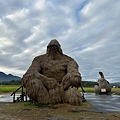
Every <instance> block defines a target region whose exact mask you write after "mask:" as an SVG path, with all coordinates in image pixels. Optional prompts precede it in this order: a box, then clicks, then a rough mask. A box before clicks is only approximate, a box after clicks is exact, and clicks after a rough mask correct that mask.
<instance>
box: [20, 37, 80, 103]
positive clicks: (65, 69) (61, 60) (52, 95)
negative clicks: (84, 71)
mask: <svg viewBox="0 0 120 120" xmlns="http://www.w3.org/2000/svg"><path fill="white" fill-rule="evenodd" d="M81 79H82V77H81V74H80V73H79V72H78V64H77V63H76V62H75V60H74V59H73V58H71V57H69V56H67V55H64V54H63V52H62V49H61V46H60V44H59V42H58V41H57V40H56V39H53V40H51V41H50V43H49V44H48V46H47V52H46V54H44V55H40V56H37V57H35V58H34V60H33V62H32V64H31V66H30V67H29V69H28V70H27V72H26V73H25V74H24V75H23V78H22V83H23V86H24V87H25V88H26V92H27V95H28V96H29V97H30V99H31V100H33V101H35V102H39V103H43V104H56V103H69V104H72V105H78V104H81V102H82V97H81V93H80V92H79V91H78V89H77V88H78V87H80V86H81Z"/></svg>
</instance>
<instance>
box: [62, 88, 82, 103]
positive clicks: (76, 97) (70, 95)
mask: <svg viewBox="0 0 120 120" xmlns="http://www.w3.org/2000/svg"><path fill="white" fill-rule="evenodd" d="M62 100H63V102H64V103H69V104H71V105H80V104H81V103H82V96H81V93H80V92H79V91H78V90H77V89H76V88H75V87H74V88H69V89H68V90H67V91H65V92H64V96H63V98H62Z"/></svg>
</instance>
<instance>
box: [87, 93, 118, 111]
mask: <svg viewBox="0 0 120 120" xmlns="http://www.w3.org/2000/svg"><path fill="white" fill-rule="evenodd" d="M85 98H86V100H87V101H88V102H89V103H90V104H92V105H93V106H94V107H95V108H96V109H97V110H98V111H100V112H120V95H104V94H103V95H96V94H95V93H85Z"/></svg>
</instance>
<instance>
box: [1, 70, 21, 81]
mask: <svg viewBox="0 0 120 120" xmlns="http://www.w3.org/2000/svg"><path fill="white" fill-rule="evenodd" d="M11 80H21V77H19V76H14V75H12V74H8V75H7V74H5V73H4V72H0V82H7V81H11Z"/></svg>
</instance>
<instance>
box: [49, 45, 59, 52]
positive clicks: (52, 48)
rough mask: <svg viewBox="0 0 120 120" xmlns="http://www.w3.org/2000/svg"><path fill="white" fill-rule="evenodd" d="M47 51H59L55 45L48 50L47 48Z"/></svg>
mask: <svg viewBox="0 0 120 120" xmlns="http://www.w3.org/2000/svg"><path fill="white" fill-rule="evenodd" d="M49 51H54V52H56V51H59V50H58V46H57V45H51V46H50V48H49Z"/></svg>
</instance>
